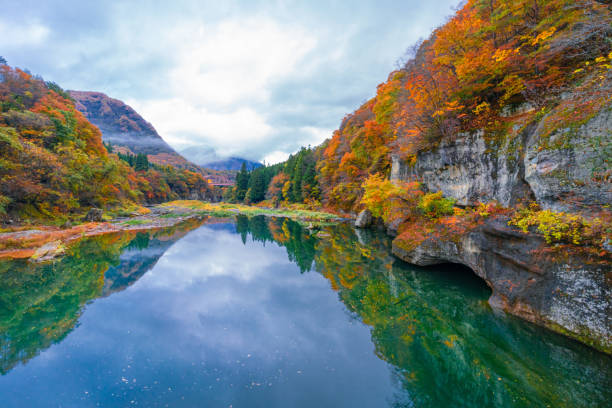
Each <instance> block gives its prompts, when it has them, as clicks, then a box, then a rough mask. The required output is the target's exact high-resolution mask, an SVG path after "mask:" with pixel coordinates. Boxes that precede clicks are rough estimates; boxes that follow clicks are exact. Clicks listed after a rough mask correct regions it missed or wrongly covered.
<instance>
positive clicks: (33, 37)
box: [0, 20, 50, 48]
mask: <svg viewBox="0 0 612 408" xmlns="http://www.w3.org/2000/svg"><path fill="white" fill-rule="evenodd" d="M49 33H50V30H49V28H48V27H47V26H45V25H43V24H41V23H40V22H38V21H33V22H29V23H27V24H25V25H24V24H18V23H13V22H7V21H2V20H0V47H3V48H4V47H6V48H9V47H11V48H12V47H24V46H33V45H39V44H42V43H43V42H44V41H45V40H46V39H47V37H48V36H49Z"/></svg>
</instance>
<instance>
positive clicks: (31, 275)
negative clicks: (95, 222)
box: [0, 221, 201, 374]
mask: <svg viewBox="0 0 612 408" xmlns="http://www.w3.org/2000/svg"><path fill="white" fill-rule="evenodd" d="M199 224H201V222H199V223H197V222H194V221H191V222H189V223H184V224H182V225H181V226H180V227H175V228H172V229H165V230H160V231H156V232H146V233H120V234H108V235H102V236H99V237H94V238H88V239H85V240H83V241H81V242H80V243H79V244H77V245H75V246H74V247H72V248H70V249H69V250H68V254H67V256H65V257H63V258H61V259H59V260H57V261H55V262H52V263H44V264H32V263H29V262H26V261H13V262H8V261H3V262H0V278H1V279H0V373H2V374H5V373H7V372H8V371H10V370H11V368H13V367H14V366H15V365H16V364H18V363H19V362H26V361H28V360H29V359H31V358H32V357H34V356H36V355H37V354H38V353H39V352H40V351H41V350H44V349H46V348H48V347H49V346H50V345H51V344H53V343H57V342H59V341H61V340H62V339H63V338H64V337H66V335H67V334H68V333H69V332H70V331H71V330H72V329H73V328H74V327H75V325H76V323H77V320H78V318H79V316H80V314H81V311H82V309H83V306H84V305H85V304H86V303H87V302H88V301H89V300H91V299H94V298H96V297H99V296H102V295H103V294H107V290H106V288H107V287H108V288H110V287H112V289H113V291H118V290H121V289H124V288H125V287H126V286H127V285H129V284H131V283H133V282H134V281H135V279H137V278H139V277H140V276H142V274H143V273H144V272H146V270H148V269H150V266H151V265H153V264H154V263H155V262H156V261H157V259H158V258H159V256H161V254H163V251H154V252H151V253H150V255H151V256H152V257H153V258H154V259H147V257H146V255H145V256H143V257H141V259H140V260H139V261H137V262H136V263H137V264H139V265H140V266H141V268H140V269H138V268H135V264H134V262H132V261H131V260H129V259H128V260H122V258H121V254H122V253H124V251H126V250H128V249H130V248H131V249H145V248H147V247H150V246H151V245H154V246H155V245H157V246H163V247H164V248H165V249H167V248H168V247H169V246H170V245H171V244H172V243H173V242H175V241H176V240H177V239H178V238H180V236H182V235H183V234H184V233H185V231H187V230H189V229H192V228H194V227H195V226H197V225H199ZM165 249H164V251H165ZM133 259H138V257H133ZM112 271H114V272H115V273H114V275H113V273H111V275H113V276H111V277H109V278H108V279H106V281H105V273H107V272H112ZM126 271H128V272H131V273H126ZM117 276H122V277H123V278H124V279H123V280H122V281H117V280H115V281H113V280H112V279H113V277H114V278H115V279H116V278H117ZM109 282H111V283H110V284H109Z"/></svg>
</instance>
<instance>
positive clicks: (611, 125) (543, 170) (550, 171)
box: [524, 109, 612, 211]
mask: <svg viewBox="0 0 612 408" xmlns="http://www.w3.org/2000/svg"><path fill="white" fill-rule="evenodd" d="M543 133H544V129H543V126H542V125H539V126H538V128H537V129H536V130H535V131H534V132H533V133H532V134H531V135H530V137H529V140H528V141H527V144H526V148H525V158H524V166H525V181H526V182H527V183H529V186H530V187H531V190H532V191H533V192H534V194H535V197H536V200H537V201H538V203H539V204H540V205H541V206H542V207H544V208H547V209H552V210H555V211H583V210H588V209H589V208H593V207H595V208H596V207H601V206H603V205H610V204H611V203H612V186H611V184H610V182H609V181H608V182H606V181H605V180H598V177H600V178H601V175H603V174H604V173H606V172H609V171H610V163H609V161H610V157H612V109H603V110H601V111H600V112H599V113H598V114H597V115H596V116H595V117H593V118H592V119H591V120H589V121H588V122H587V123H586V124H584V125H582V126H581V127H580V128H579V129H577V130H571V129H560V130H558V131H556V132H554V133H553V134H552V135H550V137H549V138H548V140H549V144H558V145H561V147H560V148H552V149H551V148H546V149H540V145H541V136H542V134H543ZM598 175H599V176H598Z"/></svg>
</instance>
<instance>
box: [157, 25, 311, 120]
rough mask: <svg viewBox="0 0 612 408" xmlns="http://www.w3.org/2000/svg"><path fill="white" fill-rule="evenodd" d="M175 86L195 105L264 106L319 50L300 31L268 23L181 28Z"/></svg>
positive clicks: (172, 81) (172, 77)
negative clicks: (276, 88) (282, 82)
mask: <svg viewBox="0 0 612 408" xmlns="http://www.w3.org/2000/svg"><path fill="white" fill-rule="evenodd" d="M181 32H182V33H183V35H182V37H183V38H182V40H183V41H182V43H181V44H179V45H178V46H179V50H178V52H177V54H178V57H177V64H176V66H175V67H174V69H172V71H171V72H170V84H169V85H170V86H171V87H172V88H173V89H174V91H175V93H176V94H180V95H181V96H182V97H184V98H185V99H186V100H188V101H189V102H190V103H192V104H195V105H201V104H213V105H214V106H216V107H217V108H218V107H222V106H226V105H230V104H232V105H234V104H245V103H247V101H248V102H251V103H253V102H260V103H261V102H263V101H265V100H267V98H268V96H269V88H268V86H269V85H270V84H271V83H273V82H275V81H278V80H279V79H281V78H283V77H286V76H288V75H290V74H291V73H292V72H293V71H294V70H295V68H296V66H297V65H298V63H299V62H300V61H301V60H302V59H303V58H304V57H305V56H306V55H307V54H308V52H310V51H311V50H312V49H313V48H314V47H315V45H316V39H315V38H313V37H312V36H310V35H308V34H307V33H306V32H305V31H304V30H301V29H300V28H297V27H284V26H282V25H280V24H279V23H277V22H275V21H272V20H268V19H256V18H249V19H244V20H229V21H223V22H221V23H219V24H218V25H216V26H213V27H209V26H204V25H199V26H198V25H196V26H191V27H185V28H183V29H181Z"/></svg>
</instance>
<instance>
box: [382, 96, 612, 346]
mask: <svg viewBox="0 0 612 408" xmlns="http://www.w3.org/2000/svg"><path fill="white" fill-rule="evenodd" d="M608 86H609V85H608ZM562 105H563V104H560V105H559V106H562ZM559 109H561V108H559ZM556 113H557V112H556V110H552V111H551V112H549V113H548V115H543V116H542V117H541V118H539V119H538V120H536V121H534V122H532V123H530V124H528V125H527V126H524V127H523V129H522V130H521V131H520V132H518V136H519V137H517V138H513V139H502V142H501V143H499V142H498V143H497V144H495V143H492V142H491V140H490V139H487V137H486V136H485V135H484V133H483V132H474V133H471V134H459V135H457V137H456V138H454V139H453V140H450V141H443V142H442V143H440V144H439V146H437V147H436V148H434V149H431V150H428V151H422V152H420V153H419V154H418V155H417V158H416V161H415V162H414V163H413V165H409V164H408V163H406V162H404V161H402V160H401V159H400V158H399V157H398V156H393V159H392V169H391V175H390V177H391V179H392V180H396V181H413V180H419V181H421V182H422V183H423V186H424V188H425V189H427V190H429V191H442V192H443V193H444V195H445V196H447V197H452V198H454V199H455V200H457V204H459V205H462V206H473V205H476V204H477V203H478V202H489V201H497V202H498V203H500V204H501V205H503V206H505V207H512V206H515V205H517V204H519V203H521V202H532V201H535V202H536V203H538V204H539V205H540V206H541V207H542V208H545V209H551V210H554V211H565V212H571V213H576V214H584V215H585V216H593V215H594V214H597V213H598V212H599V211H601V210H603V209H605V208H609V207H610V205H612V188H611V187H612V185H611V184H610V163H609V161H610V157H611V148H612V104H611V103H610V102H608V103H604V104H602V105H601V107H600V109H598V110H597V111H596V112H594V113H593V114H592V115H590V117H589V118H588V119H587V120H584V121H582V123H581V124H579V126H574V127H565V126H557V128H556V129H554V130H553V131H552V132H550V131H548V130H547V126H548V125H549V123H550V120H551V119H553V118H555V114H556ZM516 122H518V119H517V120H516ZM547 132H548V133H547ZM508 140H512V141H513V142H512V143H514V145H513V146H510V142H508ZM606 249H607V251H603V252H601V253H599V254H593V253H588V252H580V251H573V250H566V249H564V248H555V247H554V246H551V245H549V244H547V243H546V242H545V241H544V239H543V237H542V236H541V235H539V234H535V233H523V232H521V231H519V230H517V229H516V228H511V227H509V226H508V218H507V217H493V218H491V219H489V220H487V221H486V222H485V223H484V224H482V225H480V226H478V227H476V228H474V229H472V230H470V231H469V232H467V233H466V234H464V235H460V236H454V237H450V238H449V237H446V238H445V237H444V236H442V237H440V236H435V235H431V236H429V237H428V238H427V239H425V240H424V241H422V242H420V243H419V244H418V245H416V246H414V245H407V244H406V242H405V241H403V240H402V239H401V238H396V240H395V241H394V244H393V253H394V254H395V255H396V256H398V257H399V258H401V259H403V260H405V261H407V262H410V263H414V264H417V265H432V264H437V263H445V262H451V263H459V264H463V265H467V266H468V267H470V268H471V269H472V270H474V272H475V273H476V274H477V275H478V276H480V277H481V278H483V279H484V280H485V281H486V282H487V284H488V285H489V286H490V287H491V289H492V291H493V293H492V296H491V299H490V300H489V303H490V304H491V305H492V306H493V307H497V308H501V309H503V310H505V311H507V312H509V313H512V314H514V315H517V316H520V317H522V318H524V319H527V320H529V321H532V322H534V323H537V324H540V325H542V326H545V327H548V328H550V329H552V330H555V331H557V332H560V333H563V334H565V335H568V336H570V337H573V338H575V339H578V340H580V341H582V342H584V343H587V344H589V345H591V346H593V347H595V348H597V349H599V350H602V351H605V352H607V353H612V269H611V268H610V261H611V259H612V258H611V256H610V255H611V254H610V252H609V250H610V246H609V245H607V246H606Z"/></svg>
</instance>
